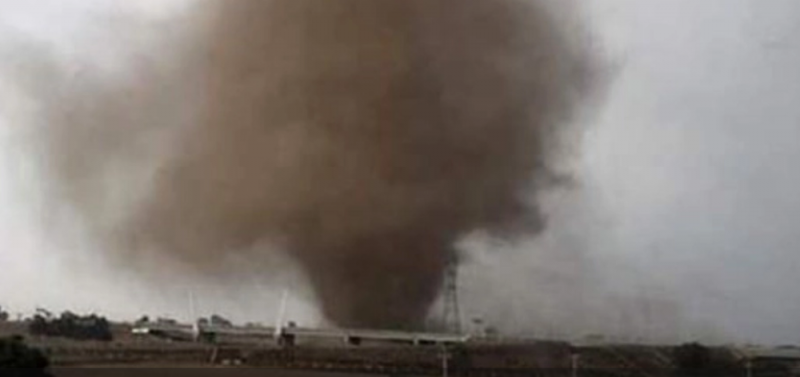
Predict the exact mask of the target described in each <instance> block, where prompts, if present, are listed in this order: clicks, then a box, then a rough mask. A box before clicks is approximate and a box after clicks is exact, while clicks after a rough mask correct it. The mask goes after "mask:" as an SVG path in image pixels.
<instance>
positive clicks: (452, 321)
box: [442, 253, 461, 334]
mask: <svg viewBox="0 0 800 377" xmlns="http://www.w3.org/2000/svg"><path fill="white" fill-rule="evenodd" d="M442 288H443V295H444V297H443V310H442V325H443V326H444V328H445V329H446V330H447V331H448V332H450V333H453V334H460V333H461V311H460V309H459V306H458V257H457V256H456V255H455V253H453V256H452V257H451V259H450V262H449V263H448V265H447V270H446V271H445V274H444V286H443V287H442Z"/></svg>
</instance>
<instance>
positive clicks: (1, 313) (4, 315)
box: [0, 306, 11, 322]
mask: <svg viewBox="0 0 800 377" xmlns="http://www.w3.org/2000/svg"><path fill="white" fill-rule="evenodd" d="M10 317H11V316H10V315H9V314H8V312H7V311H5V310H3V307H2V306H0V322H6V321H8V320H9V318H10Z"/></svg>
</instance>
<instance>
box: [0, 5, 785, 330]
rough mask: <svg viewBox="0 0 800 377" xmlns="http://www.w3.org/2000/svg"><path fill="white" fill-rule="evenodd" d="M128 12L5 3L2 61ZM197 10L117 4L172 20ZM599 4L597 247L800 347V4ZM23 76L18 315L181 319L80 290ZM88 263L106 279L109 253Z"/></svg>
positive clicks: (4, 244) (14, 248) (2, 127)
mask: <svg viewBox="0 0 800 377" xmlns="http://www.w3.org/2000/svg"><path fill="white" fill-rule="evenodd" d="M113 3H114V1H110V0H91V1H89V0H69V1H67V0H47V1H46V0H37V1H35V2H31V1H24V0H0V51H2V49H3V48H7V46H8V42H9V38H3V37H2V35H3V34H4V33H3V31H4V30H5V31H8V30H15V31H16V32H17V33H23V34H29V35H34V36H36V37H37V38H41V39H44V40H51V41H56V42H58V43H56V46H59V45H61V46H64V45H69V46H72V47H73V48H74V49H75V50H74V51H68V52H63V53H84V54H86V53H92V51H93V48H94V49H98V48H100V47H98V46H97V45H94V44H91V43H83V44H81V43H80V41H76V38H77V37H76V35H79V34H81V33H82V32H83V31H85V30H86V29H91V28H92V27H96V25H95V24H93V22H96V19H97V16H98V15H102V14H103V12H104V11H105V10H104V9H106V8H111V7H112V4H113ZM127 3H131V4H137V5H127ZM184 3H186V1H185V0H171V1H158V0H152V1H142V0H139V1H138V2H126V5H124V8H120V7H123V6H122V5H119V2H117V4H115V5H113V6H114V7H116V8H117V9H118V10H119V9H122V10H123V11H124V12H130V13H131V14H136V15H137V17H156V18H165V17H170V15H172V14H174V12H179V11H180V10H181V9H182V8H181V6H182V5H184ZM585 3H586V4H587V14H588V15H589V18H590V20H591V21H592V22H593V25H592V26H593V27H594V30H595V31H596V34H597V36H596V39H595V41H596V47H597V48H599V49H602V50H603V51H604V53H605V54H606V56H608V57H609V59H610V60H611V62H612V63H613V66H614V67H615V70H614V72H615V77H614V80H613V85H612V87H611V89H610V93H609V95H608V98H607V100H606V102H605V103H604V105H603V107H602V109H601V110H600V112H599V114H597V115H596V116H595V117H594V118H593V119H591V121H590V122H589V123H590V124H589V125H588V131H587V135H586V138H585V141H584V147H583V148H584V151H583V152H584V153H583V155H582V159H581V161H580V166H581V168H580V178H581V181H582V182H583V186H584V188H585V190H587V192H588V194H587V197H589V198H591V200H592V201H593V205H592V208H593V209H592V210H591V211H589V212H592V214H591V216H590V217H591V219H590V220H587V221H596V222H597V224H595V225H593V228H594V229H600V231H599V232H600V233H602V234H603V236H602V237H600V238H598V239H597V240H594V239H592V240H591V241H590V242H589V244H588V245H585V247H586V248H587V249H588V250H589V251H588V252H589V253H590V254H591V255H592V257H593V258H594V259H597V260H601V261H614V262H608V263H607V265H617V264H615V263H619V264H622V265H625V266H627V267H626V269H629V270H632V271H638V272H637V274H638V275H637V276H644V277H646V278H647V279H649V280H651V283H648V284H652V285H655V286H663V287H666V289H668V290H670V291H671V292H675V295H676V299H677V300H679V301H680V302H681V304H682V305H683V306H684V307H685V308H686V310H687V311H689V312H691V313H692V315H695V316H698V317H704V318H708V319H712V320H715V321H718V322H719V323H720V324H721V326H723V327H725V328H726V329H728V331H733V332H735V334H736V337H737V339H744V340H755V341H763V342H800V321H798V320H797V318H800V289H798V287H797V286H798V285H800V274H798V273H799V272H800V249H798V248H800V196H799V195H798V192H800V174H798V171H800V169H799V168H798V167H797V166H796V165H797V164H798V163H800V106H798V105H797V103H798V100H800V38H799V37H798V35H800V2H797V1H796V0H587V1H585ZM91 20H95V21H91ZM105 27H108V25H106V26H105ZM81 35H82V34H81ZM67 42H69V43H67ZM75 46H78V47H75ZM75 51H77V52H75ZM0 56H2V55H0ZM3 74H4V73H3V72H0V75H3ZM7 79H8V78H7V77H2V80H0V101H2V102H3V105H2V106H0V110H4V109H5V110H6V111H5V113H3V114H0V116H2V117H0V266H2V272H0V305H8V306H11V307H15V308H17V309H19V310H29V309H30V308H32V307H34V306H37V305H43V306H50V307H57V308H66V307H67V305H68V304H67V303H69V306H70V307H73V306H74V307H77V308H78V309H84V310H101V311H103V312H106V313H112V314H114V315H119V316H125V315H130V313H132V312H134V311H136V310H139V309H142V310H151V311H159V310H160V311H163V312H167V311H170V310H177V309H175V308H177V307H180V306H182V304H181V305H177V304H175V302H174V300H175V297H177V296H175V295H178V293H176V292H179V291H182V290H183V289H184V288H167V289H166V290H170V289H172V290H174V291H175V292H173V293H175V295H173V296H167V297H168V298H164V297H165V296H158V297H156V296H154V295H152V296H151V295H150V290H148V289H147V288H146V287H145V286H144V285H139V284H127V283H126V284H122V283H121V282H120V283H119V284H118V285H116V284H111V285H109V286H107V287H105V288H102V289H98V288H96V287H95V285H94V284H93V282H94V281H95V279H104V281H110V282H112V283H113V282H115V280H114V279H113V278H109V277H108V276H106V275H107V274H99V275H95V274H88V273H87V274H81V273H80V271H81V270H80V269H79V270H78V271H79V272H78V274H79V275H81V277H79V278H76V277H75V276H76V270H75V268H74V267H70V268H65V267H64V266H66V265H70V266H74V265H75V261H71V262H69V261H64V260H62V258H65V257H66V256H67V255H71V254H69V253H61V252H60V251H58V250H54V249H55V248H59V247H62V246H60V245H59V246H55V245H54V244H53V242H52V241H50V240H49V239H48V237H46V235H44V234H42V232H41V229H40V228H39V227H38V226H37V225H36V224H38V221H39V217H40V215H41V214H42V211H41V209H40V208H38V207H37V206H38V205H39V203H40V201H39V200H38V199H37V198H36V193H37V184H36V182H35V180H32V179H31V177H32V176H33V173H32V169H33V168H32V167H31V164H30V162H29V160H30V158H31V156H30V153H31V151H30V150H27V149H25V148H23V147H21V146H20V145H19V140H20V138H21V137H22V134H23V133H24V130H23V127H24V122H25V118H24V116H22V115H19V113H18V111H14V112H10V111H7V110H8V109H9V108H14V109H19V108H24V107H25V106H26V103H25V102H24V101H23V99H21V98H17V97H15V96H14V95H13V93H9V91H7V90H6V91H4V87H3V85H4V84H3V83H2V81H5V80H7ZM23 113H24V112H23ZM71 247H79V243H78V246H76V245H72V246H71ZM43 255H47V256H48V258H42V256H43ZM70 258H72V257H70ZM530 258H534V256H530V257H529V259H530ZM81 263H83V265H84V266H85V268H86V269H85V270H83V271H84V272H88V271H92V268H91V267H92V263H94V262H92V260H91V259H87V260H82V261H81ZM531 263H534V262H531ZM35 265H36V266H38V267H37V268H35V267H34V266H35ZM613 271H614V270H613V269H609V270H607V271H605V273H606V274H611V275H613ZM98 276H103V277H101V278H99V277H98ZM612 280H613V279H612ZM620 281H621V282H623V283H624V282H625V281H628V280H625V279H622V280H620ZM187 284H188V283H187ZM208 289H211V288H208ZM123 294H124V296H123ZM248 294H252V292H242V293H240V294H234V295H233V296H234V297H229V298H228V301H225V300H222V301H221V303H216V304H214V305H216V306H217V307H225V305H226V304H227V303H228V302H232V301H241V300H245V301H249V302H251V303H250V304H248V305H249V306H250V307H251V309H252V310H256V311H257V310H262V306H260V305H262V304H260V303H259V302H260V301H261V300H266V301H269V300H271V299H273V298H274V297H273V296H272V294H271V293H262V296H263V297H260V296H259V297H248V298H247V299H244V298H243V297H244V296H246V295H248ZM109 297H115V298H113V299H110V298H109ZM127 297H131V298H130V299H128V298H127ZM101 298H102V299H101ZM216 300H217V301H219V299H216ZM131 301H134V302H131ZM143 301H144V302H146V303H142V302H143ZM209 305H211V304H209ZM302 305H303V304H301V303H297V306H298V307H302V308H304V307H303V306H302ZM12 311H13V310H12ZM308 311H309V310H308V309H307V308H305V309H297V312H298V313H300V312H308ZM164 314H166V313H164ZM173 314H175V315H183V314H181V313H177V314H176V313H173ZM298 315H299V314H298ZM308 316H309V317H313V314H309V315H308Z"/></svg>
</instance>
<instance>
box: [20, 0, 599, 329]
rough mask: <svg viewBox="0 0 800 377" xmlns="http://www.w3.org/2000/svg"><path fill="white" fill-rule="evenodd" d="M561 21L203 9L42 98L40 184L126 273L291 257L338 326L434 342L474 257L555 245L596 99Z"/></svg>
mask: <svg viewBox="0 0 800 377" xmlns="http://www.w3.org/2000/svg"><path fill="white" fill-rule="evenodd" d="M567 3H568V2H563V1H549V2H544V1H526V0H492V1H484V0H462V1H459V2H452V1H438V0H403V1H401V0H373V1H365V0H335V1H320V0H269V1H268V0H236V1H228V0H219V1H209V0H207V1H200V2H198V3H197V5H196V6H195V7H194V9H192V10H190V11H189V12H188V13H190V14H191V16H186V17H184V19H182V20H181V21H174V24H173V25H172V26H169V27H167V28H163V27H162V28H161V29H158V30H157V31H152V32H151V33H152V34H153V35H149V36H147V37H140V38H144V39H147V46H149V47H148V48H149V49H150V52H149V53H147V54H146V55H147V58H143V57H141V56H135V55H134V56H129V57H128V58H129V60H128V61H127V64H129V65H132V67H133V69H131V70H129V71H126V72H125V73H120V72H110V73H109V72H105V73H97V72H84V71H80V70H79V71H77V72H75V73H74V75H72V76H70V77H69V78H67V79H64V80H65V81H64V82H61V83H57V87H59V88H60V89H59V91H57V92H56V93H48V95H47V98H46V99H43V100H40V103H42V104H44V105H43V106H44V107H43V112H42V115H41V116H40V118H41V119H40V122H39V127H38V128H37V132H36V134H37V136H36V137H37V138H38V139H39V140H41V141H44V144H43V145H44V146H45V147H44V148H43V150H44V152H43V155H42V160H41V161H42V162H43V163H44V165H45V166H46V167H47V169H46V170H47V171H48V174H47V176H46V179H47V181H48V182H49V187H51V189H52V192H53V196H54V197H55V198H57V199H58V200H59V201H61V202H62V203H66V207H68V208H69V210H70V211H73V212H74V213H77V214H79V215H80V217H81V218H83V219H84V220H85V221H86V223H87V224H89V225H88V228H89V230H88V231H87V233H88V234H90V235H91V236H92V237H93V238H94V239H96V240H97V241H98V242H99V243H100V244H101V245H103V248H104V249H105V250H107V252H108V254H109V255H110V257H111V258H115V259H117V260H120V261H122V263H121V264H120V265H121V266H128V268H138V267H136V266H141V265H142V264H143V263H145V264H152V262H153V261H156V262H157V261H162V260H165V261H166V260H169V261H175V262H177V263H181V264H183V265H186V266H189V267H190V268H191V269H193V270H194V271H198V272H199V273H201V274H207V275H209V276H213V275H215V274H218V273H221V272H220V271H222V270H223V269H224V268H223V266H224V265H225V264H226V263H227V262H226V261H228V260H230V259H231V258H234V259H237V260H239V261H245V264H246V265H247V266H248V268H252V269H253V270H256V271H259V272H261V273H263V274H265V275H268V274H272V273H274V272H275V271H276V270H278V269H280V268H281V266H280V265H276V264H275V263H273V262H274V260H275V250H280V251H281V252H283V253H286V254H287V255H288V256H289V257H290V259H292V260H293V261H294V262H295V263H297V264H298V265H299V266H300V268H301V270H302V271H303V272H304V274H305V275H306V276H307V279H308V281H309V282H310V284H311V286H312V288H313V291H314V293H315V296H316V297H317V301H318V302H319V304H320V307H321V311H322V313H323V314H324V315H325V316H326V317H327V318H328V319H330V320H331V321H333V322H335V323H336V324H339V325H342V326H358V327H375V328H420V327H421V326H423V323H424V320H425V318H426V316H427V314H428V310H429V308H430V306H431V304H432V303H433V302H434V301H435V299H436V298H437V296H438V295H439V289H440V286H441V282H442V278H443V272H444V270H445V268H446V267H447V265H448V263H451V262H452V261H453V260H455V259H457V257H458V250H457V248H456V246H455V245H456V244H457V242H458V241H459V240H460V239H462V238H463V237H465V236H467V235H469V234H470V233H473V232H475V231H487V232H490V233H492V234H495V235H496V236H499V237H513V236H515V235H533V234H536V233H537V232H539V231H541V230H542V229H543V228H544V227H545V225H546V224H545V223H546V218H545V216H544V215H543V214H542V211H541V210H540V206H539V205H538V203H537V193H538V192H540V191H541V190H542V189H544V188H546V187H551V186H552V185H554V184H558V181H559V176H560V173H559V171H558V166H559V163H560V161H561V160H562V159H563V158H565V156H569V155H570V154H571V153H572V151H571V148H570V140H571V138H572V137H573V136H574V135H575V134H576V133H578V131H577V130H575V129H573V128H571V127H570V126H569V125H570V123H571V120H572V116H573V115H574V114H575V112H576V110H577V109H578V106H579V105H580V104H581V103H582V100H583V99H585V96H586V95H587V93H588V92H590V91H591V89H592V87H593V72H592V71H593V70H592V64H591V60H592V59H590V57H589V54H588V53H587V51H586V50H585V48H584V47H585V45H584V44H583V42H582V41H581V37H580V34H581V33H582V31H580V27H578V26H577V25H579V22H578V16H577V15H576V14H575V13H574V12H573V10H572V9H571V7H570V6H569V5H567ZM138 29H141V28H137V30H138ZM160 39H163V40H160ZM128 42H129V43H139V42H141V41H134V42H130V41H128ZM123 43H124V41H123ZM141 43H144V42H141ZM139 60H141V62H140V63H133V64H132V63H130V62H131V61H133V62H139ZM37 74H38V75H39V76H41V73H37ZM47 81H48V80H44V82H41V81H40V82H39V83H38V84H37V85H39V86H41V87H46V86H47V85H48V84H53V83H52V82H47ZM37 90H38V91H40V92H43V93H44V92H49V91H48V90H45V89H37ZM259 245H269V246H267V247H260V246H259ZM143 261H147V262H143ZM234 274H235V272H234Z"/></svg>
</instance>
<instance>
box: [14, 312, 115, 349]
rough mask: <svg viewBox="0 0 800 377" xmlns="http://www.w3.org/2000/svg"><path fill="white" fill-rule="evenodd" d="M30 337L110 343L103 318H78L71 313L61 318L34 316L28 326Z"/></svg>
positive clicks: (109, 335)
mask: <svg viewBox="0 0 800 377" xmlns="http://www.w3.org/2000/svg"><path fill="white" fill-rule="evenodd" d="M28 331H29V332H30V334H31V335H36V336H50V337H62V338H68V339H74V340H99V341H105V342H108V341H111V340H113V338H114V337H113V335H112V334H111V325H110V324H109V323H108V320H106V319H105V318H103V317H98V316H96V315H94V314H92V315H89V316H78V315H76V314H74V313H71V312H64V313H63V314H61V317H59V318H56V319H48V318H46V317H44V316H42V315H36V316H34V317H33V320H32V321H31V322H30V324H29V325H28Z"/></svg>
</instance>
